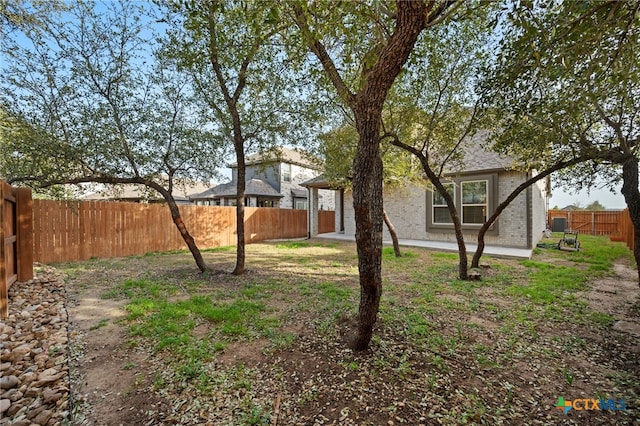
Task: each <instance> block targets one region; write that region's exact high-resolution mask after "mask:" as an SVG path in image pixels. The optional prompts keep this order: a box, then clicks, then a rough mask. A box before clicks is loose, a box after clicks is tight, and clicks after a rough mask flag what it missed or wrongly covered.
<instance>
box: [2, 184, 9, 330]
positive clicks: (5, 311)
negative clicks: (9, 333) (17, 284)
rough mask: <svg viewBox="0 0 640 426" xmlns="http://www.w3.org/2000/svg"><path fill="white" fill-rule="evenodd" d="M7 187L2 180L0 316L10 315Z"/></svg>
mask: <svg viewBox="0 0 640 426" xmlns="http://www.w3.org/2000/svg"><path fill="white" fill-rule="evenodd" d="M7 187H9V185H7V184H6V183H5V182H4V181H3V180H0V318H7V317H8V316H9V286H8V284H7V265H6V261H7V255H6V253H5V250H6V242H5V235H4V223H5V220H6V218H5V217H4V214H5V208H4V204H5V203H4V191H5V189H7Z"/></svg>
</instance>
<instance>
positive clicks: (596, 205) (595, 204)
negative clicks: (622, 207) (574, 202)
mask: <svg viewBox="0 0 640 426" xmlns="http://www.w3.org/2000/svg"><path fill="white" fill-rule="evenodd" d="M584 209H585V210H589V211H601V210H606V209H607V208H606V207H605V206H603V205H602V204H600V202H599V201H598V200H595V201H594V202H593V203H591V204H588V205H587V207H585V208H584Z"/></svg>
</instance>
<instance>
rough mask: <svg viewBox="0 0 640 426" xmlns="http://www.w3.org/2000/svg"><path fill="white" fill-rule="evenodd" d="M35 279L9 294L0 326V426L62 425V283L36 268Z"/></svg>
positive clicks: (65, 416)
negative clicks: (5, 312) (4, 315)
mask: <svg viewBox="0 0 640 426" xmlns="http://www.w3.org/2000/svg"><path fill="white" fill-rule="evenodd" d="M35 273H36V276H35V278H34V279H33V280H30V281H27V282H24V283H15V284H13V285H12V286H11V288H10V289H9V317H8V318H7V319H3V320H2V322H0V361H1V364H0V393H1V395H0V426H4V425H14V426H22V425H25V426H35V425H42V426H54V425H61V424H63V423H64V424H67V423H68V421H69V418H70V412H71V408H72V406H71V405H72V404H71V399H70V393H69V387H70V372H69V346H68V342H69V336H68V333H69V330H68V324H69V319H68V313H67V307H66V293H65V285H64V278H63V275H62V274H61V273H59V272H58V271H57V270H56V269H55V268H53V267H50V266H41V265H38V264H36V268H35Z"/></svg>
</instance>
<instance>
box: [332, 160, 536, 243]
mask: <svg viewBox="0 0 640 426" xmlns="http://www.w3.org/2000/svg"><path fill="white" fill-rule="evenodd" d="M525 179H526V176H525V175H523V174H522V173H519V172H502V173H500V174H499V176H498V197H499V201H502V200H504V199H505V198H506V197H507V196H508V195H509V194H510V193H511V192H512V191H513V190H514V189H515V188H516V187H517V186H518V185H520V184H521V183H522V182H523V181H524V180H525ZM530 189H531V191H532V196H531V203H532V205H533V207H534V210H533V212H534V213H533V217H534V221H533V244H534V245H535V243H536V242H537V241H538V239H539V238H540V237H541V235H542V230H544V225H543V224H544V215H545V198H544V195H543V194H544V192H543V191H542V190H541V189H542V188H541V186H540V185H534V186H532V187H531V188H530ZM426 194H427V192H426V190H425V189H424V188H420V187H416V186H411V187H407V188H398V189H395V188H394V189H392V190H386V191H385V200H384V205H385V210H386V211H387V214H388V215H389V217H390V219H391V221H392V222H393V224H394V226H395V228H396V231H397V233H398V238H401V239H403V238H404V239H413V240H431V241H450V242H455V235H454V234H453V232H427V231H426V220H427V212H426V204H427V203H426V197H427V195H426ZM344 206H345V234H346V235H355V216H354V211H353V196H352V193H351V192H345V201H344ZM526 216H527V196H526V191H523V192H522V193H521V194H520V195H519V196H518V197H517V198H516V199H515V200H513V201H512V202H511V204H510V205H509V207H507V208H506V209H505V211H504V212H503V213H502V215H500V218H499V219H498V230H499V231H498V235H486V236H485V244H488V245H500V246H506V247H519V248H526V247H527V245H528V241H527V217H526ZM336 220H338V218H337V219H336ZM541 226H542V227H541ZM538 228H540V229H538ZM383 229H384V231H383V232H384V234H383V238H384V240H385V241H389V240H390V239H391V238H390V236H389V233H388V232H387V229H386V226H385V227H384V228H383ZM464 238H465V242H466V243H472V244H475V243H476V242H477V232H475V231H469V230H467V231H465V232H464Z"/></svg>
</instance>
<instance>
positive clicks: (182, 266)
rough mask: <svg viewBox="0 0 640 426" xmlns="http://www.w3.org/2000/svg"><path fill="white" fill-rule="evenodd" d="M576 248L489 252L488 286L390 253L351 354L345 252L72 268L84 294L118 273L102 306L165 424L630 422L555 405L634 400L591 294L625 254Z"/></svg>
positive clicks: (622, 353) (442, 262)
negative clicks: (85, 287) (241, 266)
mask: <svg viewBox="0 0 640 426" xmlns="http://www.w3.org/2000/svg"><path fill="white" fill-rule="evenodd" d="M554 238H555V236H554ZM580 241H581V244H582V246H581V251H579V252H573V253H572V252H561V251H559V250H552V249H538V250H536V254H535V256H534V258H533V259H532V260H524V261H516V260H502V259H493V258H488V257H487V258H485V259H483V261H484V262H485V263H487V264H489V268H488V269H486V270H483V277H482V280H481V281H460V280H458V279H457V266H458V265H457V259H458V256H457V254H455V253H440V252H434V251H429V250H424V249H420V248H410V249H407V248H405V247H403V248H402V252H403V256H402V257H400V258H396V257H395V256H394V254H393V249H392V248H390V247H385V248H384V249H383V296H382V301H381V305H380V312H379V320H378V323H377V326H376V330H375V332H374V336H373V339H372V343H371V347H370V349H369V350H368V351H366V352H364V353H353V352H352V351H350V350H349V349H348V347H347V342H348V340H349V338H350V336H351V333H352V331H353V328H354V318H355V316H356V314H357V309H358V299H359V285H358V270H357V257H356V256H355V246H354V245H353V244H352V243H330V244H327V243H326V242H321V241H313V240H312V241H291V242H278V243H272V244H255V245H249V246H247V267H248V270H247V273H246V274H245V275H244V276H242V277H236V276H232V275H219V274H210V275H201V274H199V273H198V272H197V270H195V267H194V266H193V265H192V263H193V261H192V259H191V258H190V256H189V255H188V254H185V253H174V254H170V255H162V256H146V257H140V258H127V259H113V260H109V261H108V262H104V263H101V262H100V261H97V260H92V261H89V262H85V263H81V264H74V265H69V266H68V267H67V270H68V271H69V272H70V273H71V274H73V277H74V280H75V281H77V282H78V283H80V282H82V281H83V280H85V281H86V282H89V281H90V280H92V279H94V278H95V277H98V278H99V279H98V281H100V280H102V278H103V277H104V275H105V273H104V272H105V270H111V271H114V270H115V271H124V272H123V274H116V275H115V279H113V280H112V281H111V282H110V283H109V285H102V287H103V289H102V290H101V292H102V294H101V297H104V298H117V299H123V300H125V301H126V305H125V309H126V311H127V318H126V320H125V321H124V324H125V325H126V327H127V328H128V333H129V334H130V335H131V337H132V340H131V341H132V342H134V343H132V344H133V345H134V346H135V347H136V348H137V349H139V350H140V349H143V348H148V349H149V351H150V352H151V353H152V356H153V357H154V359H155V361H154V363H153V365H156V366H157V369H156V370H155V371H149V372H145V373H146V374H147V377H150V378H152V385H151V387H150V388H149V391H150V392H156V393H157V394H158V395H159V396H161V397H163V398H166V399H167V400H168V401H169V402H170V403H174V401H180V403H181V404H182V405H180V406H178V402H175V407H174V413H176V414H174V416H180V417H179V418H172V419H167V420H168V421H174V422H178V423H182V424H195V423H198V421H200V420H198V419H199V418H200V417H197V416H205V417H204V418H206V419H207V421H209V422H211V423H214V424H240V425H245V424H270V423H272V422H273V416H274V412H275V408H276V401H279V402H278V403H279V404H280V405H279V406H278V410H279V413H280V414H279V416H280V417H279V421H278V424H313V423H314V422H315V421H317V420H318V419H325V420H323V421H325V423H334V424H338V423H339V424H389V421H393V422H394V423H399V424H431V423H434V424H435V423H440V424H449V425H458V424H514V423H515V424H532V423H534V422H537V421H539V422H542V423H547V424H551V423H560V422H567V423H568V424H587V425H592V424H611V422H612V421H613V422H615V423H617V424H633V421H634V419H635V418H636V414H637V413H636V411H634V410H635V408H634V409H633V410H629V411H628V412H615V413H599V412H598V413H590V412H584V411H583V412H577V411H575V410H574V412H572V413H571V415H570V416H567V417H564V415H563V414H562V413H559V412H558V410H556V409H555V407H554V404H555V401H557V398H558V397H559V396H562V397H564V398H565V399H567V400H571V399H573V398H585V397H589V398H596V396H598V397H600V396H601V397H603V398H616V399H620V398H624V399H625V400H626V401H627V405H628V406H629V407H637V406H638V405H639V403H640V400H639V399H638V394H639V393H640V379H639V377H640V376H639V368H638V365H637V363H633V362H632V360H634V359H635V357H636V356H637V355H636V354H635V352H634V347H635V346H634V345H637V342H636V340H635V338H634V337H633V336H630V335H627V334H624V333H622V332H618V331H616V330H615V329H614V328H613V324H614V323H615V321H617V318H618V316H619V314H618V313H614V312H606V311H599V310H595V309H592V308H590V307H589V304H588V303H587V302H586V301H585V299H584V295H585V294H586V293H587V292H589V291H590V288H591V284H592V282H593V280H596V279H599V278H602V277H610V276H613V275H614V271H613V265H614V263H615V262H623V263H628V262H629V259H630V254H629V251H628V250H627V249H626V248H625V247H624V246H623V245H622V244H620V243H611V242H610V241H609V240H608V239H605V238H597V237H587V236H582V235H581V236H580ZM204 253H205V256H206V261H207V262H208V263H209V264H210V265H212V266H214V267H215V268H216V269H226V270H231V269H232V268H233V262H234V258H235V251H234V250H233V248H218V249H215V250H209V251H204ZM109 268H110V269H109ZM127 271H128V272H129V273H128V274H127V273H126V272H127ZM128 275H130V276H128ZM112 278H113V277H112ZM100 282H101V283H102V281H100ZM78 285H81V284H78ZM638 306H640V305H638ZM626 312H627V314H628V315H630V316H633V315H635V316H637V315H640V309H637V308H636V309H635V310H633V309H629V310H627V311H626ZM183 394H187V395H189V398H188V399H187V400H185V399H184V398H178V397H177V395H183ZM189 416H196V417H189Z"/></svg>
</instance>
